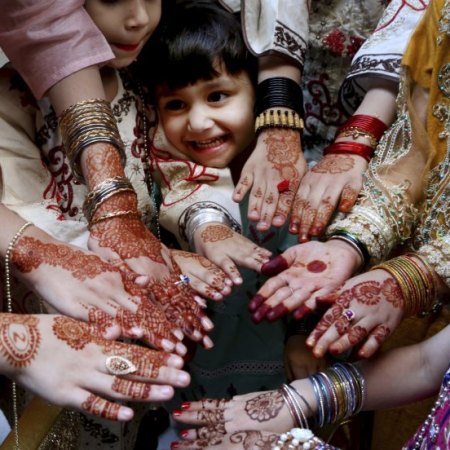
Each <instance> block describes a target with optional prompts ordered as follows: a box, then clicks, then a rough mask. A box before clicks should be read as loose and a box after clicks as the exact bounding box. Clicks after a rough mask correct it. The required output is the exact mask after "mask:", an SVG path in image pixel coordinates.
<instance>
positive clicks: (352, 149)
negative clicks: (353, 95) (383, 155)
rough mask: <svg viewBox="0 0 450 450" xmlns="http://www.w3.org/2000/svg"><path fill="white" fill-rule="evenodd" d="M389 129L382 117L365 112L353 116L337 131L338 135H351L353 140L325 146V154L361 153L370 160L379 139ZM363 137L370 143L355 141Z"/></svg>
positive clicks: (360, 154)
mask: <svg viewBox="0 0 450 450" xmlns="http://www.w3.org/2000/svg"><path fill="white" fill-rule="evenodd" d="M386 130H387V125H386V124H385V123H384V122H382V121H381V120H380V119H377V118H376V117H373V116H368V115H365V114H355V115H354V116H351V117H350V118H349V119H348V120H347V121H346V122H345V123H344V124H343V125H342V126H341V127H340V128H339V129H338V131H337V133H336V138H337V137H351V138H352V139H353V140H352V141H349V142H347V141H339V142H333V143H332V144H331V145H329V146H328V147H326V148H325V150H324V152H323V153H324V155H328V154H350V155H359V156H361V157H363V158H364V159H366V160H367V161H370V158H371V157H372V156H373V152H374V151H375V148H376V146H377V145H378V142H379V140H380V139H381V137H382V136H383V133H384V132H385V131H386ZM360 137H363V138H366V139H367V140H368V145H367V144H364V143H361V142H355V141H356V140H357V139H358V138H360Z"/></svg>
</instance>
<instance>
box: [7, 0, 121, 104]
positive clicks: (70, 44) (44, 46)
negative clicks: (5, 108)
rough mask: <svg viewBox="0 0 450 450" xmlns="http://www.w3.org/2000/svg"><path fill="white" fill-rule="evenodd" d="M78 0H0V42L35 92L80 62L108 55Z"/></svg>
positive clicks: (89, 63)
mask: <svg viewBox="0 0 450 450" xmlns="http://www.w3.org/2000/svg"><path fill="white" fill-rule="evenodd" d="M83 4H84V0H14V1H12V0H0V7H1V14H0V47H2V49H3V50H4V52H5V53H6V55H7V56H8V58H9V59H10V61H11V62H12V64H13V65H14V67H15V68H16V69H17V70H18V71H19V73H20V74H21V75H22V76H23V78H24V79H25V81H26V83H27V84H28V85H29V86H30V88H31V89H32V91H33V93H34V95H35V96H36V97H37V98H41V97H42V96H43V95H44V94H45V92H46V91H47V90H48V89H49V88H50V87H52V86H53V85H54V84H55V83H57V82H58V81H60V80H62V79H63V78H65V77H67V76H68V75H70V74H72V73H74V72H77V71H79V70H81V69H83V68H85V67H88V66H92V65H95V64H100V63H103V62H105V61H108V60H109V59H112V58H113V57H114V55H113V53H112V51H111V49H110V47H109V45H108V43H107V42H106V40H105V39H104V37H103V35H102V34H101V33H100V32H99V30H98V29H97V27H96V26H95V24H94V23H93V22H92V20H91V18H90V17H89V15H88V14H87V13H86V11H85V9H84V8H83Z"/></svg>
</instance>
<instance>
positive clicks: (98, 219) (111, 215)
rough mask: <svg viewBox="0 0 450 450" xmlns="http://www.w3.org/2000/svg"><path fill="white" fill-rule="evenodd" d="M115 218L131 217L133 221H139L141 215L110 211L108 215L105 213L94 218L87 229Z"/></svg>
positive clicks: (135, 212)
mask: <svg viewBox="0 0 450 450" xmlns="http://www.w3.org/2000/svg"><path fill="white" fill-rule="evenodd" d="M115 217H133V218H134V219H140V218H141V215H140V214H139V213H138V212H137V211H132V210H129V211H112V212H109V213H105V214H103V215H101V216H99V217H96V218H95V219H94V220H93V221H92V222H91V223H90V224H89V229H91V228H92V227H93V226H94V225H96V224H97V223H99V222H103V221H105V220H108V219H113V218H115Z"/></svg>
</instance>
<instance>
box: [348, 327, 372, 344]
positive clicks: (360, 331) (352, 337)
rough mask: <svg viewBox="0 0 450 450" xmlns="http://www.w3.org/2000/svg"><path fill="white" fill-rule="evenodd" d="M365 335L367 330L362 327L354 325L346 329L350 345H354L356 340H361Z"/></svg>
mask: <svg viewBox="0 0 450 450" xmlns="http://www.w3.org/2000/svg"><path fill="white" fill-rule="evenodd" d="M367 335H368V331H367V330H366V329H365V328H364V327H362V326H360V325H355V326H354V327H351V328H350V330H349V331H348V341H349V342H350V344H351V345H356V344H357V343H358V342H361V341H362V340H363V339H364V338H365V337H366V336H367Z"/></svg>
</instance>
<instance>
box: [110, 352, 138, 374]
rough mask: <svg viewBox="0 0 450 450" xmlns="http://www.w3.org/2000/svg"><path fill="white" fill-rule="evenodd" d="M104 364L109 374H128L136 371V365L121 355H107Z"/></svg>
mask: <svg viewBox="0 0 450 450" xmlns="http://www.w3.org/2000/svg"><path fill="white" fill-rule="evenodd" d="M105 366H106V370H107V371H108V372H109V373H110V374H111V375H128V374H130V373H134V372H136V371H137V367H136V366H135V365H134V364H133V363H132V362H131V361H130V360H129V359H127V358H124V357H123V356H116V355H113V356H108V357H107V358H106V362H105Z"/></svg>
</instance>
